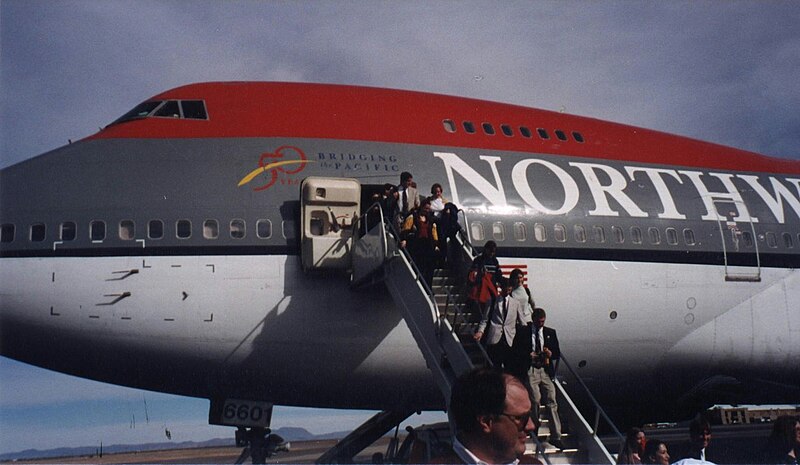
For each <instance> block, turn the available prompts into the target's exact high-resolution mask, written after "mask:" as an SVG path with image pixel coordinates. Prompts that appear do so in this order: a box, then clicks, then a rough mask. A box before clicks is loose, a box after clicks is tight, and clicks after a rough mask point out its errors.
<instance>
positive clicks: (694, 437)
mask: <svg viewBox="0 0 800 465" xmlns="http://www.w3.org/2000/svg"><path fill="white" fill-rule="evenodd" d="M689 440H690V441H691V442H692V444H694V445H695V447H698V448H701V449H705V448H706V447H708V444H709V443H710V442H711V424H710V423H709V422H708V420H707V419H706V417H705V416H703V415H702V414H699V415H697V416H696V417H694V418H693V419H692V421H691V422H689Z"/></svg>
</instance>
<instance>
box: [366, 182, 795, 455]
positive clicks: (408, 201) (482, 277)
mask: <svg viewBox="0 0 800 465" xmlns="http://www.w3.org/2000/svg"><path fill="white" fill-rule="evenodd" d="M430 194H431V195H430V196H428V197H421V196H420V195H419V192H418V191H417V186H416V183H414V179H413V176H412V175H411V173H408V172H403V173H402V174H401V175H400V184H399V185H398V186H394V185H392V184H386V185H385V186H384V191H383V193H382V194H381V195H377V194H376V195H375V196H374V197H373V200H375V202H377V203H378V204H379V205H380V208H381V210H382V211H383V216H384V218H386V219H387V220H388V221H390V222H391V224H392V227H393V228H394V229H395V230H396V231H397V232H398V233H399V237H400V247H401V248H406V249H407V250H408V252H409V253H410V255H411V258H412V259H413V260H414V262H415V263H416V266H417V267H418V269H419V270H420V273H421V274H422V276H423V278H424V279H425V281H426V282H428V284H429V285H430V283H431V281H432V278H433V271H434V269H435V267H436V266H437V265H442V264H444V263H445V262H446V261H447V258H448V251H447V249H448V243H449V242H450V241H451V240H452V239H453V237H454V236H455V234H456V233H458V231H459V230H460V225H459V224H458V208H457V207H456V206H455V205H454V204H453V203H451V202H449V201H448V200H447V199H446V198H445V197H444V196H443V195H442V186H441V185H440V184H438V183H437V184H433V186H431V190H430ZM370 228H371V226H370ZM466 292H467V305H469V306H470V308H471V312H469V314H472V315H476V321H475V323H477V328H476V330H475V332H474V335H473V337H474V339H475V340H476V341H478V342H479V343H480V344H482V345H483V346H484V347H485V348H486V353H487V355H488V357H489V359H490V360H491V362H492V366H491V367H483V368H478V369H476V370H473V371H471V372H469V373H467V374H465V375H464V376H462V377H460V378H459V379H458V380H457V382H456V384H455V385H454V387H453V391H452V394H451V401H450V410H449V415H450V422H451V426H452V428H453V431H454V432H455V433H456V435H455V438H454V444H453V449H452V451H451V452H450V453H449V454H448V455H447V456H442V457H437V458H434V460H433V461H432V463H487V464H491V463H541V462H540V461H538V459H536V458H533V457H531V456H530V455H524V452H525V443H526V440H527V437H528V436H529V435H532V434H533V435H535V434H537V432H538V428H539V425H540V424H541V423H540V421H541V414H540V411H539V410H540V406H541V405H544V407H545V414H546V416H547V418H548V420H549V429H550V437H549V438H548V440H547V442H548V443H550V444H551V445H552V446H554V447H556V448H557V449H563V448H564V445H563V443H562V441H561V433H562V432H561V420H560V418H559V414H558V403H557V399H556V388H555V384H554V377H555V370H556V364H557V361H558V360H559V358H560V356H561V352H560V347H559V342H558V336H557V333H556V331H555V330H554V329H553V328H550V327H547V326H545V322H546V319H547V313H546V311H545V310H544V309H543V308H541V307H537V306H536V305H535V302H534V299H533V295H532V294H531V291H530V290H529V288H528V287H527V286H525V283H524V273H523V272H522V270H520V269H514V270H513V271H512V272H511V274H510V276H509V277H508V278H506V277H504V276H503V273H502V271H501V269H500V264H499V262H498V260H497V244H496V243H495V242H494V241H488V242H486V243H485V244H484V246H483V250H482V252H481V254H480V255H478V256H477V257H475V259H474V260H473V262H472V264H471V266H470V270H469V274H468V277H467V289H466ZM710 442H711V425H710V424H709V422H708V421H707V420H706V419H705V418H704V417H702V416H698V417H697V418H695V419H694V420H693V421H692V422H691V423H690V425H689V441H688V442H687V443H685V444H678V445H675V449H676V451H678V453H676V454H675V456H676V457H680V460H678V461H677V462H671V461H670V460H671V458H672V457H671V456H670V453H669V446H668V444H667V443H665V442H664V441H662V440H660V439H657V438H651V439H648V438H647V437H646V435H645V432H644V431H643V430H642V429H640V428H632V429H630V430H629V431H628V433H627V435H626V438H625V441H624V443H623V446H622V448H621V450H620V451H619V454H618V456H617V463H619V464H662V465H669V464H670V463H674V464H681V465H693V464H703V463H706V464H708V463H713V462H712V461H713V460H714V454H713V452H711V453H709V450H708V447H709V444H710ZM763 457H764V459H763V463H776V464H798V465H800V460H798V457H800V418H798V417H794V416H783V417H780V418H778V420H777V421H776V422H775V423H774V429H773V432H772V435H771V436H770V438H769V443H768V445H767V447H766V448H765V451H764V455H763Z"/></svg>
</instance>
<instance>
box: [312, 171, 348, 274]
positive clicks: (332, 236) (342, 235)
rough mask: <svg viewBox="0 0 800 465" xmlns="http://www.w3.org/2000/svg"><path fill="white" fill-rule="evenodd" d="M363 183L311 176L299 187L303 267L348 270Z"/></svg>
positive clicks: (345, 179)
mask: <svg viewBox="0 0 800 465" xmlns="http://www.w3.org/2000/svg"><path fill="white" fill-rule="evenodd" d="M360 204H361V184H359V182H358V181H357V180H355V179H351V178H323V177H315V176H312V177H308V178H306V179H304V180H303V183H302V184H301V186H300V219H301V227H300V244H301V246H300V247H301V255H302V264H303V270H305V271H309V270H315V269H347V268H349V266H350V249H351V247H352V240H353V223H354V222H355V219H356V215H357V214H358V212H359V211H360V207H361V205H360Z"/></svg>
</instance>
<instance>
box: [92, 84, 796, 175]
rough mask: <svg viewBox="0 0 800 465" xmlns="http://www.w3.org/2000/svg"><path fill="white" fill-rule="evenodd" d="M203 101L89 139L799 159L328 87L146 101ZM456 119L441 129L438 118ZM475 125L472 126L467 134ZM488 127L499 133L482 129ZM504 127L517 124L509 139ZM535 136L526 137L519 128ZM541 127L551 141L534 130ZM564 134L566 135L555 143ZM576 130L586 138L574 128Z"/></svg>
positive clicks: (780, 165) (536, 114) (616, 127)
mask: <svg viewBox="0 0 800 465" xmlns="http://www.w3.org/2000/svg"><path fill="white" fill-rule="evenodd" d="M167 99H191V100H205V102H206V106H207V109H208V113H209V120H207V121H206V120H191V119H171V118H144V119H140V120H133V121H128V122H125V123H121V124H116V125H112V126H110V127H107V128H105V129H103V130H102V131H100V132H99V133H97V134H95V135H93V136H91V137H89V139H103V138H147V139H152V138H156V139H160V138H163V139H170V138H178V139H180V138H236V137H245V138H251V137H297V138H315V139H337V140H361V141H375V142H390V143H403V144H420V145H433V146H444V147H465V148H478V149H481V148H482V149H487V150H497V151H509V152H529V153H540V154H555V155H565V156H575V157H586V158H598V159H604V160H620V161H630V162H636V163H648V164H656V165H679V166H687V167H699V168H707V169H721V170H733V171H756V172H768V173H783V174H800V162H797V161H794V160H784V159H777V158H771V157H766V156H763V155H759V154H757V153H753V152H747V151H743V150H738V149H734V148H730V147H725V146H721V145H717V144H712V143H708V142H702V141H698V140H693V139H689V138H686V137H681V136H675V135H670V134H666V133H663V132H658V131H652V130H648V129H641V128H636V127H633V126H626V125H622V124H617V123H611V122H606V121H601V120H597V119H592V118H586V117H580V116H572V115H566V114H562V113H556V112H551V111H545V110H538V109H533V108H525V107H521V106H516V105H509V104H503V103H495V102H488V101H483V100H476V99H470V98H462V97H452V96H446V95H439V94H430V93H423V92H414V91H405V90H392V89H381V88H371V87H356V86H341V85H330V84H301V83H271V82H229V83H220V82H217V83H213V82H212V83H201V84H191V85H187V86H183V87H179V88H176V89H173V90H169V91H167V92H164V93H162V94H159V95H156V96H155V97H153V98H152V99H151V100H167ZM445 119H450V120H452V121H453V122H454V123H455V124H456V131H455V132H454V133H450V132H447V131H445V129H444V127H443V120H445ZM464 121H471V122H472V123H473V124H474V125H475V127H476V132H475V133H474V134H469V133H467V132H465V130H464V127H463V125H462V123H463V122H464ZM484 122H488V123H491V124H492V125H493V127H494V129H495V131H496V133H495V135H491V136H490V135H487V134H485V133H484V132H483V130H482V128H481V124H482V123H484ZM501 124H507V125H509V126H511V127H512V128H513V130H514V135H513V136H511V137H509V136H506V135H504V134H503V133H502V131H501V129H500V125H501ZM520 126H525V127H527V128H528V129H530V130H531V131H532V132H533V135H532V137H531V138H525V137H523V136H522V135H521V134H520V132H519V127H520ZM537 128H543V129H546V130H547V132H548V133H549V135H550V139H549V140H542V139H540V138H539V137H538V135H537V134H536V129H537ZM557 129H559V130H562V131H564V132H565V133H566V134H567V136H568V141H561V140H558V139H557V138H556V136H555V134H554V131H555V130H557ZM573 131H576V132H579V133H581V134H582V136H583V137H584V139H585V142H584V143H579V142H577V141H575V140H574V138H573V136H572V132H573Z"/></svg>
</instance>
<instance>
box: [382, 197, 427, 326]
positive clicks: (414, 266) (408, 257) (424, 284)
mask: <svg viewBox="0 0 800 465" xmlns="http://www.w3.org/2000/svg"><path fill="white" fill-rule="evenodd" d="M381 217H383V213H381ZM389 229H390V230H391V231H390V232H391V233H392V235H393V236H394V239H395V241H397V242H400V233H399V232H398V231H397V228H396V227H395V225H394V223H393V222H391V221H390V222H389ZM397 250H398V251H399V252H400V253H402V254H403V255H404V256H405V257H406V260H408V263H409V264H411V268H412V270H413V271H414V274H415V276H416V279H417V282H419V283H420V284H422V288H423V289H424V290H425V292H426V293H427V294H428V297H430V298H431V300H433V298H434V297H433V290H432V289H431V287H430V286H429V285H428V283H427V282H425V278H424V277H423V276H422V272H421V271H420V269H419V268H418V267H417V264H416V263H414V259H413V258H411V253H410V252H409V251H408V250H407V249H406V248H405V247H400V246H399V244H398V247H397ZM437 317H438V315H437Z"/></svg>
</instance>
